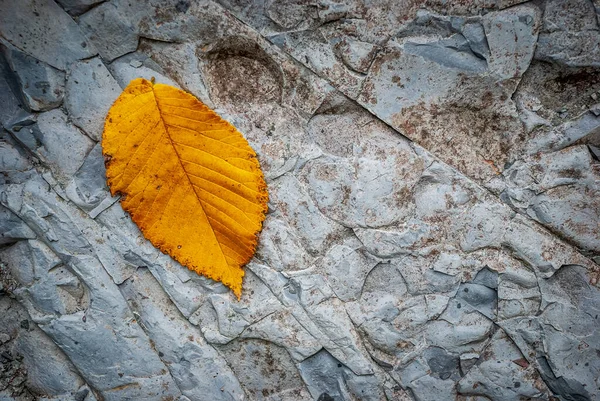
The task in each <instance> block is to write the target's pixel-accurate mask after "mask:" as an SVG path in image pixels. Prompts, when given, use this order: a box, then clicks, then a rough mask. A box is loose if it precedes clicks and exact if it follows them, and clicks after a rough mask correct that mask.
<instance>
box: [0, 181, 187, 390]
mask: <svg viewBox="0 0 600 401" xmlns="http://www.w3.org/2000/svg"><path fill="white" fill-rule="evenodd" d="M19 193H20V194H24V197H23V198H19V197H18V194H19ZM1 195H2V196H0V198H1V199H2V203H3V205H4V206H6V207H8V208H9V209H11V210H12V211H13V212H17V213H19V215H21V216H23V217H24V218H25V219H26V222H27V224H28V225H29V226H30V227H32V229H33V230H34V231H35V232H36V234H38V237H39V238H41V239H43V240H44V241H45V244H46V247H45V248H44V249H45V251H43V252H38V253H36V252H33V253H30V254H32V256H33V258H34V260H35V263H37V264H38V267H36V271H37V274H42V275H43V276H47V275H52V274H56V275H58V276H59V277H60V274H61V272H60V269H58V270H57V269H56V268H55V269H53V267H56V266H57V264H56V263H57V256H56V255H59V256H61V258H60V259H59V260H60V261H61V262H62V263H64V267H65V268H66V269H67V270H68V272H69V274H68V276H69V277H71V279H72V280H75V282H80V283H81V284H82V285H83V286H84V288H85V289H84V292H85V296H83V295H82V296H81V299H82V302H83V304H82V305H79V306H77V304H75V306H76V307H75V308H74V309H71V308H70V307H69V305H70V304H69V303H68V302H66V303H65V304H64V305H65V309H63V310H61V309H58V310H54V311H51V310H49V309H48V308H49V307H50V305H51V302H57V301H60V300H61V298H60V297H50V298H49V299H46V298H44V297H43V296H42V294H39V297H38V295H37V293H35V292H34V294H30V295H25V294H24V295H23V298H24V300H23V301H24V304H25V305H26V306H27V308H28V312H29V313H30V315H31V316H32V319H33V320H34V321H35V322H36V323H38V324H39V325H40V328H41V329H42V330H44V331H45V332H46V333H47V334H48V335H49V336H50V337H51V338H52V339H53V340H54V341H55V342H57V343H59V344H61V345H62V346H63V350H64V351H65V353H66V354H67V356H68V357H69V359H70V360H71V361H72V362H73V364H74V365H75V366H76V367H77V369H78V371H79V372H82V374H83V377H84V379H85V380H86V382H88V383H90V385H91V386H93V387H94V388H95V389H96V390H97V391H98V392H99V393H100V394H101V395H102V397H103V398H104V399H105V400H120V399H123V398H128V397H129V398H134V399H135V398H138V399H148V400H161V399H163V397H164V396H172V397H177V396H179V395H180V392H179V390H178V389H177V386H176V385H175V383H174V382H173V378H172V377H171V376H170V375H169V374H168V373H167V372H168V371H167V370H166V367H165V365H164V364H163V363H162V362H161V361H160V359H159V357H158V355H157V354H156V353H155V352H154V350H153V349H152V348H151V344H150V341H149V339H148V338H147V337H146V335H145V334H144V332H143V331H142V329H141V328H140V326H139V325H138V324H137V323H136V322H135V320H134V316H133V315H132V313H131V310H130V309H129V307H128V306H127V303H126V302H125V300H124V299H123V297H122V296H121V295H120V292H119V290H118V287H117V286H116V284H115V283H114V282H113V280H112V278H111V277H110V276H109V275H108V273H107V272H106V270H104V268H103V266H102V264H101V263H100V261H99V260H98V259H97V258H96V256H88V255H94V252H93V248H92V247H91V245H90V244H89V242H87V241H86V240H85V239H84V238H85V237H83V236H82V235H81V232H80V231H79V229H78V228H77V227H76V226H74V225H73V221H72V220H71V219H70V218H68V217H67V216H68V215H67V214H66V213H65V208H66V210H68V206H65V205H63V204H62V201H60V200H58V199H56V198H55V197H53V196H51V195H50V193H49V192H48V188H47V185H46V183H45V182H43V181H42V180H41V179H40V178H34V179H32V180H31V181H29V182H28V183H27V184H25V185H20V186H19V185H16V184H13V185H9V186H5V188H3V191H2V194H1ZM53 198H54V199H53ZM23 210H28V211H29V212H27V213H24V212H23ZM42 216H44V217H42ZM48 246H50V247H51V248H52V249H49V248H48ZM4 259H5V260H6V263H8V264H9V266H10V267H11V269H12V270H13V271H16V270H17V269H19V266H20V263H21V261H22V260H23V258H22V257H16V258H3V260H4ZM41 281H42V284H41V285H44V286H47V288H49V289H52V287H54V291H58V292H60V291H63V290H62V289H61V288H60V287H61V286H60V285H53V284H51V281H49V280H41ZM67 293H68V291H67ZM69 294H70V293H69ZM73 294H77V292H76V291H75V292H74V293H73ZM31 295H33V296H31ZM69 296H71V297H72V296H73V295H69ZM69 296H67V299H68V298H69ZM116 333H126V334H124V335H122V336H120V341H117V342H115V341H114V336H115V335H116ZM123 360H126V361H127V364H123V363H122V361H123ZM132 383H135V384H132Z"/></svg>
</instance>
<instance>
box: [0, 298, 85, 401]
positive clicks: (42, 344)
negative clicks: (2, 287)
mask: <svg viewBox="0 0 600 401" xmlns="http://www.w3.org/2000/svg"><path fill="white" fill-rule="evenodd" d="M0 315H1V316H2V317H3V320H2V323H3V326H2V328H1V329H0V354H1V355H2V356H0V360H1V361H2V369H1V371H0V388H1V389H2V390H0V398H2V399H4V398H5V399H7V400H9V399H10V400H12V399H18V400H30V399H32V400H33V399H36V398H33V397H31V398H28V397H29V396H31V395H32V393H33V394H35V395H36V396H38V397H39V395H43V396H44V399H47V400H50V399H63V400H71V399H73V398H71V397H72V396H73V394H75V393H77V392H78V391H81V390H83V389H85V390H87V392H88V393H89V388H88V387H87V386H86V385H85V382H84V381H83V379H82V378H81V376H80V375H79V374H78V373H77V370H76V368H75V367H74V366H73V364H72V363H71V361H69V359H68V358H67V357H66V355H65V354H64V353H63V352H62V351H61V350H60V348H58V346H57V345H56V344H55V343H54V342H53V341H52V340H51V339H50V338H49V337H48V336H47V335H46V334H44V332H43V331H41V330H40V329H39V328H38V326H37V325H36V324H35V323H33V322H31V321H30V318H29V316H28V314H27V311H26V310H25V308H23V306H22V305H20V304H19V303H18V302H17V301H16V300H15V299H12V298H10V297H1V298H0ZM7 333H10V335H9V334H7ZM40 350H44V352H39V351H40ZM8 355H11V356H15V358H11V359H12V360H10V361H9V360H7V359H6V358H5V357H6V356H8ZM19 371H20V373H21V374H19ZM21 390H24V391H23V393H21V397H19V398H13V397H15V395H16V394H19V393H20V391H21ZM86 400H88V401H96V398H95V397H94V396H93V394H90V397H88V398H87V399H86Z"/></svg>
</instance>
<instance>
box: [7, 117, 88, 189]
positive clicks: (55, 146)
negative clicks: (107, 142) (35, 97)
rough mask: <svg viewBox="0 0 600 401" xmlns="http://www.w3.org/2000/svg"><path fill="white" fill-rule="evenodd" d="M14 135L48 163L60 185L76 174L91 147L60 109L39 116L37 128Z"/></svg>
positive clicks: (30, 128)
mask: <svg viewBox="0 0 600 401" xmlns="http://www.w3.org/2000/svg"><path fill="white" fill-rule="evenodd" d="M15 136H16V137H17V139H18V140H19V141H21V142H22V143H23V144H25V145H26V146H27V147H28V148H29V150H31V151H32V152H33V153H34V154H36V155H37V156H38V157H39V158H40V159H41V160H43V161H44V162H45V163H48V165H49V166H50V167H51V168H52V170H53V173H55V174H56V175H57V178H58V179H59V180H60V181H62V182H63V183H64V182H66V181H68V180H69V179H70V177H72V176H73V174H75V172H76V171H77V170H78V169H79V167H80V166H81V164H82V163H83V160H84V159H85V157H86V155H87V154H88V152H89V151H90V150H91V149H92V147H93V142H92V141H91V140H90V139H89V138H88V137H86V136H85V135H83V134H81V132H79V130H78V129H77V128H76V127H75V126H73V125H72V124H71V123H69V122H68V119H67V115H66V114H64V113H63V112H62V110H60V109H56V110H52V111H48V112H46V113H42V114H40V115H39V116H38V120H37V124H36V125H32V126H27V127H24V128H22V129H20V130H19V131H18V132H17V133H15Z"/></svg>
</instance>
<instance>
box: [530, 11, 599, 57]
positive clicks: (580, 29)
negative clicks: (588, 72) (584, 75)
mask: <svg viewBox="0 0 600 401" xmlns="http://www.w3.org/2000/svg"><path fill="white" fill-rule="evenodd" d="M599 55H600V29H599V27H598V20H597V17H596V15H595V10H594V5H593V4H592V2H590V1H587V0H551V1H549V2H548V4H547V5H546V11H545V13H544V27H543V31H542V32H541V33H540V37H539V41H538V44H537V50H536V54H535V57H536V58H537V59H538V60H544V61H550V62H553V63H558V64H561V65H564V66H567V67H584V66H594V67H598V66H599V65H600V61H598V60H599V59H600V58H599Z"/></svg>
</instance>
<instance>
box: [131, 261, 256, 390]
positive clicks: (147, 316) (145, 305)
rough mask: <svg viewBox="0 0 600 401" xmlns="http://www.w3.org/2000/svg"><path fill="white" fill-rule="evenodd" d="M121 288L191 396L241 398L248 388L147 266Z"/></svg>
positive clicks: (178, 381) (175, 377)
mask: <svg viewBox="0 0 600 401" xmlns="http://www.w3.org/2000/svg"><path fill="white" fill-rule="evenodd" d="M119 289H120V290H121V293H122V294H123V295H124V297H125V299H126V300H127V302H128V303H129V305H130V307H131V309H132V310H133V311H134V316H136V317H137V318H138V319H140V320H139V323H140V324H141V327H142V329H143V330H144V331H145V332H146V334H148V336H149V337H150V339H151V340H152V341H153V345H154V347H155V348H156V350H157V351H158V352H159V357H160V358H161V360H162V361H163V362H165V364H166V365H167V366H168V368H169V371H170V372H171V375H172V376H173V378H174V380H175V382H176V383H177V386H178V387H179V389H180V390H181V392H182V393H183V394H184V395H185V396H187V397H188V398H190V399H192V400H195V399H204V398H208V399H211V400H241V399H243V398H244V391H243V390H242V388H241V387H240V384H239V382H238V379H237V378H236V377H235V376H234V374H233V372H232V371H231V369H230V367H229V366H228V365H227V363H226V361H225V360H224V359H223V358H222V357H221V356H220V355H219V354H218V353H217V351H216V350H215V349H214V348H213V347H212V346H211V345H210V344H207V343H206V341H205V340H204V339H203V338H202V335H201V334H200V331H199V330H198V328H196V327H194V326H190V325H189V324H188V322H187V321H186V320H185V318H184V317H183V316H182V315H181V314H180V312H179V311H178V310H177V308H176V307H175V305H174V304H173V303H172V302H171V301H170V300H169V298H168V296H167V295H166V294H165V293H164V291H163V290H162V289H161V287H160V285H159V283H158V282H157V281H156V280H155V279H154V278H153V277H152V274H151V273H150V271H148V270H147V269H139V270H137V271H136V273H135V274H134V275H132V276H131V278H129V279H128V280H127V281H125V282H124V283H123V284H122V285H121V286H120V287H119Z"/></svg>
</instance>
